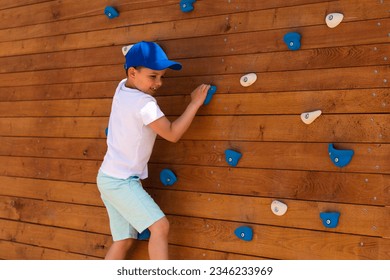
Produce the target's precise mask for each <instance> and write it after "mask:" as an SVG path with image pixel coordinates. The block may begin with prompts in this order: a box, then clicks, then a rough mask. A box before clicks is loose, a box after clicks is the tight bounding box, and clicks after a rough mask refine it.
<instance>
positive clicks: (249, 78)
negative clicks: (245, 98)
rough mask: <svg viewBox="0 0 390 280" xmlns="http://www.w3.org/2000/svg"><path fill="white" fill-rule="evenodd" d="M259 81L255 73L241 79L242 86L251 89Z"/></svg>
mask: <svg viewBox="0 0 390 280" xmlns="http://www.w3.org/2000/svg"><path fill="white" fill-rule="evenodd" d="M256 80H257V75H256V74H255V73H249V74H246V75H244V76H242V77H241V79H240V84H241V85H242V86H243V87H249V86H250V85H252V84H253V83H254V82H256Z"/></svg>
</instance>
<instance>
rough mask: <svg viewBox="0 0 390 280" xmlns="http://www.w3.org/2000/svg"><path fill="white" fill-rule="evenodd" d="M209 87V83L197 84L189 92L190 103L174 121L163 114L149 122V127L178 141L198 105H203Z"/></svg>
mask: <svg viewBox="0 0 390 280" xmlns="http://www.w3.org/2000/svg"><path fill="white" fill-rule="evenodd" d="M209 88H210V85H205V84H202V85H200V86H198V87H197V88H196V89H195V90H194V91H193V92H192V93H191V102H190V104H188V106H187V108H186V109H185V111H184V112H183V114H182V115H181V116H180V117H179V118H177V119H176V120H175V121H173V122H170V121H169V120H168V118H166V117H165V116H164V117H161V118H159V119H157V120H155V121H154V122H152V123H150V124H149V127H150V128H151V129H153V131H154V132H155V133H157V134H158V135H160V136H161V137H162V138H164V139H166V140H168V141H170V142H177V141H179V140H180V138H181V137H182V136H183V134H184V133H185V132H186V131H187V129H188V128H189V126H190V124H191V123H192V121H193V119H194V117H195V115H196V112H197V111H198V109H199V108H200V106H202V105H203V102H204V100H205V99H206V96H207V91H208V90H209Z"/></svg>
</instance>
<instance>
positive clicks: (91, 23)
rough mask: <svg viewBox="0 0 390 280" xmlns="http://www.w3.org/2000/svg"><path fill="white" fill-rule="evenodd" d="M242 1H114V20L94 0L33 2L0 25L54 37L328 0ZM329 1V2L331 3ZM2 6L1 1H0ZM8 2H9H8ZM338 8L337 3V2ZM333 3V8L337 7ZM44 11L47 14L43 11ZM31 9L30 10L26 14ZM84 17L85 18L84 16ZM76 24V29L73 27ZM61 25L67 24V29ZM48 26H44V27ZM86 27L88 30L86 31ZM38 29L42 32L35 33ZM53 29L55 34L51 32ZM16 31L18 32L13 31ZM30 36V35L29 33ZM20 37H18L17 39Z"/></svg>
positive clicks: (19, 9) (0, 26)
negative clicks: (191, 5)
mask: <svg viewBox="0 0 390 280" xmlns="http://www.w3.org/2000/svg"><path fill="white" fill-rule="evenodd" d="M246 2H247V1H245V0H236V1H235V2H234V5H232V4H233V3H229V2H226V1H221V0H218V1H213V2H212V3H203V2H201V3H197V5H196V10H195V11H194V12H192V13H182V12H181V11H180V9H179V6H178V4H177V1H175V0H169V1H163V2H162V1H151V0H149V1H140V0H138V1H121V2H120V3H115V8H116V9H117V10H118V11H119V13H120V17H118V18H116V19H115V20H114V21H109V20H108V19H107V18H106V17H105V16H103V10H104V7H105V6H103V5H99V4H98V3H95V4H94V5H86V4H82V3H77V2H76V1H67V2H66V3H60V2H59V1H52V3H46V4H41V5H33V6H29V7H28V8H25V7H18V8H15V9H12V10H11V11H12V13H13V14H15V15H18V17H23V20H22V21H20V22H19V21H13V22H4V23H3V24H0V29H3V28H10V27H18V26H25V25H35V26H36V28H35V29H32V30H31V29H27V30H25V32H32V31H33V32H32V34H31V35H34V31H35V32H37V34H41V36H53V35H55V34H58V33H74V32H85V31H88V30H99V29H105V28H118V27H123V26H135V25H144V24H148V23H155V22H159V23H160V24H161V23H163V22H167V21H174V20H178V19H191V18H199V17H205V16H213V15H219V14H226V13H228V14H230V13H232V12H234V13H238V12H243V11H253V10H259V9H260V10H261V9H270V8H277V7H284V6H294V5H301V4H310V3H318V2H328V1H324V0H293V1H289V3H288V4H286V3H285V2H284V1H281V0H277V1H275V0H274V1H269V0H268V1H261V2H257V3H251V4H250V5H249V4H248V3H246ZM330 3H331V2H330ZM0 5H1V4H0ZM8 5H9V4H8ZM336 6H337V7H338V6H339V5H336ZM336 6H335V7H336ZM0 7H1V6H0ZM72 7H74V9H76V10H81V11H84V13H85V12H86V11H89V13H88V14H83V13H81V11H78V12H73V14H72V13H71V10H70V9H71V8H72ZM44 11H46V13H44ZM28 12H30V13H28ZM34 13H36V14H38V15H37V16H36V17H31V14H34ZM83 17H84V19H83ZM0 18H1V19H7V18H9V15H6V14H5V13H1V11H0ZM56 21H57V22H63V23H62V24H61V23H60V24H56V23H55V22H56ZM40 23H45V24H46V25H48V24H47V23H50V28H49V29H51V30H53V31H51V32H49V33H48V31H45V30H43V28H40V27H39V26H37V25H39V24H40ZM77 25H78V26H79V27H78V28H77V27H75V26H77ZM62 26H68V27H69V29H68V30H66V29H64V27H62ZM46 28H47V27H46ZM86 29H87V30H86ZM38 30H40V31H41V32H39V33H38ZM54 32H55V33H54ZM16 33H18V31H17V30H16ZM31 35H30V36H31ZM11 38H12V40H17V38H18V37H16V38H14V37H11ZM19 39H20V38H19Z"/></svg>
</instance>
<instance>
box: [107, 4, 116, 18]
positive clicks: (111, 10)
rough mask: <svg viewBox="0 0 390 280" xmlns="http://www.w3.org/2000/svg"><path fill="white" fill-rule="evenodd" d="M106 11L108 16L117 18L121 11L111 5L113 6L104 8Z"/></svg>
mask: <svg viewBox="0 0 390 280" xmlns="http://www.w3.org/2000/svg"><path fill="white" fill-rule="evenodd" d="M104 13H105V14H106V16H107V17H108V18H110V19H111V18H116V17H118V16H119V13H118V11H117V10H115V8H114V7H111V6H107V7H106V8H105V9H104Z"/></svg>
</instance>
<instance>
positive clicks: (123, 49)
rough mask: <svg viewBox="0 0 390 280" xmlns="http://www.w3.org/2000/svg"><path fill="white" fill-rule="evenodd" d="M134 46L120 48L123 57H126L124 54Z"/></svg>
mask: <svg viewBox="0 0 390 280" xmlns="http://www.w3.org/2000/svg"><path fill="white" fill-rule="evenodd" d="M133 46H134V45H128V46H124V47H122V53H123V55H124V56H126V54H127V53H128V52H129V50H130V49H131V48H132V47H133Z"/></svg>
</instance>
